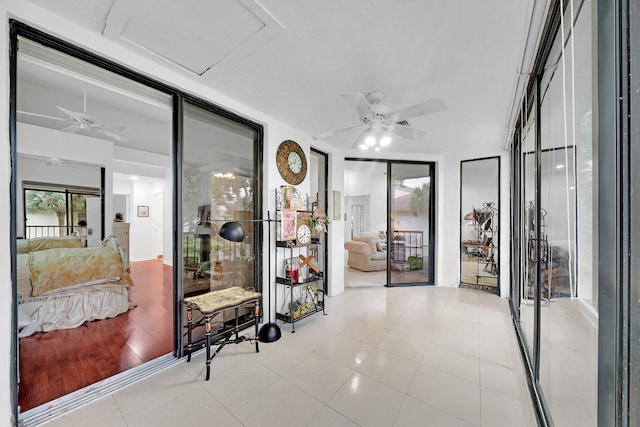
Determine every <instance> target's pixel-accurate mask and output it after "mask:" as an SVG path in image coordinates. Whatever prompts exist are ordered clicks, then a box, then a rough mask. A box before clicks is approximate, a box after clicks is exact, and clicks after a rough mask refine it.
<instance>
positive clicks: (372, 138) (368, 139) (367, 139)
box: [364, 135, 376, 147]
mask: <svg viewBox="0 0 640 427" xmlns="http://www.w3.org/2000/svg"><path fill="white" fill-rule="evenodd" d="M364 143H365V144H367V145H368V146H369V147H373V146H374V145H376V137H375V136H373V135H367V136H366V137H365V139H364Z"/></svg>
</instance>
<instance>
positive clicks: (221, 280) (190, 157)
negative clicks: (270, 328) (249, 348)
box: [182, 102, 261, 341]
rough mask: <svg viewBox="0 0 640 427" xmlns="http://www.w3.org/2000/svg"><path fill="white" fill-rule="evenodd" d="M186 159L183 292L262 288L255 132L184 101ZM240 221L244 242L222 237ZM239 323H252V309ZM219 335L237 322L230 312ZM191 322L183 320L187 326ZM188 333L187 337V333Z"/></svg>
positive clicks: (197, 335)
mask: <svg viewBox="0 0 640 427" xmlns="http://www.w3.org/2000/svg"><path fill="white" fill-rule="evenodd" d="M183 105H184V108H183V111H184V130H183V137H184V144H183V147H184V148H183V158H182V289H183V296H184V297H191V296H196V295H200V294H203V293H207V292H210V291H216V290H221V289H227V288H230V287H233V286H239V287H242V288H248V287H249V288H255V289H256V290H260V283H257V282H256V281H255V280H254V278H255V277H257V276H256V274H255V273H254V269H255V268H256V265H257V263H256V253H257V252H256V241H257V238H256V236H257V235H258V232H257V230H259V229H261V228H260V227H256V221H255V220H256V217H255V212H256V194H259V193H260V192H259V191H257V190H258V181H257V179H258V175H257V173H256V171H257V170H258V167H257V162H256V156H255V153H256V147H257V141H258V132H257V130H256V129H255V128H253V127H251V126H248V125H245V124H242V123H238V122H237V121H235V120H232V119H230V118H228V117H225V116H224V115H222V114H220V113H219V112H217V111H215V110H214V109H213V108H211V107H208V106H207V105H204V104H201V103H192V102H184V104H183ZM228 221H239V222H240V223H241V224H242V225H243V227H244V228H245V231H246V237H245V239H244V240H243V241H242V242H231V241H229V240H225V239H224V238H222V237H220V236H219V235H218V231H219V230H220V228H221V227H222V225H223V224H224V223H226V222H228ZM239 314H240V319H239V320H240V322H241V323H244V321H245V320H247V321H248V320H252V319H253V315H252V314H250V310H249V309H248V308H245V309H241V310H240V313H239ZM218 320H219V323H217V324H216V328H217V329H216V330H214V334H216V333H222V332H223V331H224V330H225V329H227V327H231V326H232V324H233V323H234V322H235V317H234V313H233V312H232V311H229V312H228V313H227V312H225V313H224V314H223V315H222V316H221V318H220V319H218ZM186 325H187V319H183V327H184V328H186ZM204 332H205V331H204V325H198V326H196V327H195V328H194V340H196V341H197V340H199V339H202V338H204ZM182 335H184V334H182Z"/></svg>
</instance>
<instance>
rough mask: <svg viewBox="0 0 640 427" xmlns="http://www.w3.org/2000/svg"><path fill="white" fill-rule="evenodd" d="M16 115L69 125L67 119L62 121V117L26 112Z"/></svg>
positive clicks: (19, 112)
mask: <svg viewBox="0 0 640 427" xmlns="http://www.w3.org/2000/svg"><path fill="white" fill-rule="evenodd" d="M16 113H18V115H19V116H29V117H38V118H42V119H48V120H57V121H59V122H66V123H69V119H63V118H62V117H56V116H48V115H46V114H38V113H30V112H28V111H16Z"/></svg>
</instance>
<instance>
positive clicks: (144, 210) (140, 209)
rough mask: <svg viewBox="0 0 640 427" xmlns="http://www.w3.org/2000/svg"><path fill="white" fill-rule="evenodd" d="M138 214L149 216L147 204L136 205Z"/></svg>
mask: <svg viewBox="0 0 640 427" xmlns="http://www.w3.org/2000/svg"><path fill="white" fill-rule="evenodd" d="M138 216H149V206H142V205H139V206H138Z"/></svg>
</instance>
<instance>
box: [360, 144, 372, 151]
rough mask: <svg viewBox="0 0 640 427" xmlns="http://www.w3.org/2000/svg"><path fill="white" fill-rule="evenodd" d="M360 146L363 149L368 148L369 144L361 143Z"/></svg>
mask: <svg viewBox="0 0 640 427" xmlns="http://www.w3.org/2000/svg"><path fill="white" fill-rule="evenodd" d="M358 148H360V149H361V150H368V149H369V146H368V145H367V144H365V143H360V144H359V145H358Z"/></svg>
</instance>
